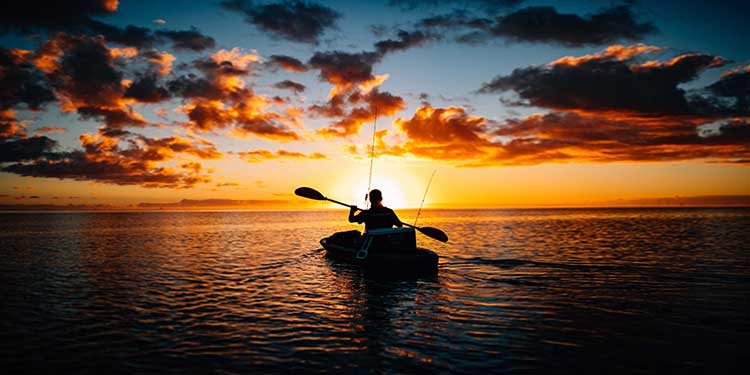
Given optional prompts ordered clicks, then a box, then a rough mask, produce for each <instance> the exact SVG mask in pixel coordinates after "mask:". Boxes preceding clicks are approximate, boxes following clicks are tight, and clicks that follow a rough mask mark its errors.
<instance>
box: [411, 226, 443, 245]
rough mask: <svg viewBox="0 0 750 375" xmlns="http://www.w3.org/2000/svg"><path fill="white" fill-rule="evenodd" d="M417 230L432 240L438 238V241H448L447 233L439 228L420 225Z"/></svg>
mask: <svg viewBox="0 0 750 375" xmlns="http://www.w3.org/2000/svg"><path fill="white" fill-rule="evenodd" d="M417 230H418V231H419V232H420V233H422V234H424V235H425V236H427V237H430V238H432V239H434V240H438V241H440V242H448V235H447V234H445V232H443V231H442V230H440V229H437V228H433V227H421V228H417Z"/></svg>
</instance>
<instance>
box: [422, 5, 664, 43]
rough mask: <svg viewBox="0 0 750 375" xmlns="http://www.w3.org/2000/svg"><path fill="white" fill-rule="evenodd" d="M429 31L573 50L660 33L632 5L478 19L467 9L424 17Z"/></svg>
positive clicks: (532, 10)
mask: <svg viewBox="0 0 750 375" xmlns="http://www.w3.org/2000/svg"><path fill="white" fill-rule="evenodd" d="M417 25H418V27H421V28H424V29H427V30H433V31H437V30H442V31H444V32H446V33H453V34H458V36H457V37H456V41H457V42H459V43H468V44H477V43H482V42H485V41H486V40H489V39H492V38H501V39H504V40H506V41H509V42H529V43H554V44H561V45H565V46H570V47H580V46H586V45H601V44H607V43H612V42H615V41H619V40H631V41H637V40H642V39H643V38H644V37H645V36H647V35H649V34H653V33H655V32H656V31H657V29H656V26H654V25H653V24H652V23H651V22H648V21H644V22H640V21H638V20H636V18H635V16H634V15H633V12H632V10H631V5H630V4H624V5H617V6H612V7H609V8H602V9H600V10H599V11H597V12H596V13H592V14H588V15H585V16H580V15H577V14H566V13H559V12H558V11H557V9H555V8H554V7H551V6H530V7H526V8H521V9H517V10H515V11H512V12H509V13H506V14H499V15H496V16H495V17H494V18H486V17H475V16H472V15H471V12H469V11H466V10H460V9H459V10H455V11H453V12H452V13H448V14H444V15H438V16H432V17H428V18H424V19H422V20H421V21H419V22H418V23H417Z"/></svg>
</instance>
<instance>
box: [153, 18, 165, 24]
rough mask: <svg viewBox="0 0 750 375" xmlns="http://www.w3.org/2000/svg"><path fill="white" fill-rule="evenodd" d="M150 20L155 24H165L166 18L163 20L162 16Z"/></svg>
mask: <svg viewBox="0 0 750 375" xmlns="http://www.w3.org/2000/svg"><path fill="white" fill-rule="evenodd" d="M152 22H153V23H154V24H156V25H166V24H167V20H165V19H163V18H157V19H155V20H153V21H152Z"/></svg>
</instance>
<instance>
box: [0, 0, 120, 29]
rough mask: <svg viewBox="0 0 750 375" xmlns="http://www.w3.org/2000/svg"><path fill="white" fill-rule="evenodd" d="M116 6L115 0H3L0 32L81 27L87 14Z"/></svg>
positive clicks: (88, 19)
mask: <svg viewBox="0 0 750 375" xmlns="http://www.w3.org/2000/svg"><path fill="white" fill-rule="evenodd" d="M116 10H117V1H111V0H80V1H75V2H73V3H69V4H65V6H60V3H59V2H58V1H54V0H36V1H3V2H2V3H0V34H3V33H9V32H18V33H23V34H26V33H30V32H34V31H37V30H48V29H52V30H61V29H67V28H71V27H81V26H84V25H87V24H88V23H89V22H91V17H96V16H107V15H109V14H112V13H113V12H114V11H116Z"/></svg>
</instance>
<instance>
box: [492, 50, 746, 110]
mask: <svg viewBox="0 0 750 375" xmlns="http://www.w3.org/2000/svg"><path fill="white" fill-rule="evenodd" d="M643 47H644V46H642V45H637V46H631V47H622V46H612V47H610V48H608V49H607V50H606V51H605V52H604V53H601V54H596V55H590V56H583V57H579V58H575V57H566V58H562V59H560V60H558V61H555V62H552V63H550V64H547V65H543V66H530V67H526V68H519V69H515V70H514V71H513V72H512V73H511V74H509V75H506V76H498V77H496V78H495V79H493V80H492V81H491V82H488V83H485V84H484V85H483V86H482V88H481V90H480V91H481V92H485V93H490V92H507V91H512V92H514V93H516V94H517V95H518V96H519V97H520V98H521V99H522V100H524V101H525V104H527V105H532V106H537V107H543V108H550V109H556V110H572V111H579V110H580V111H589V112H606V111H616V112H629V113H631V114H642V115H647V116H661V115H704V116H721V115H730V114H732V110H731V109H729V108H724V107H721V106H720V105H719V103H714V102H712V101H707V100H704V99H701V98H700V97H696V96H691V95H687V92H686V91H685V90H684V89H682V88H681V87H680V85H681V84H684V83H687V82H690V81H692V80H694V79H695V78H696V77H697V76H698V74H699V73H701V72H703V71H704V70H706V69H708V68H715V67H720V66H722V65H724V64H726V60H724V59H722V58H720V57H717V56H713V55H708V54H700V53H692V54H684V55H680V56H678V57H675V58H674V59H672V60H669V61H666V62H661V63H660V62H654V61H651V62H647V63H643V64H638V63H637V62H636V61H635V60H634V57H635V55H634V54H638V53H640V52H632V51H631V52H629V49H639V48H641V49H642V48H643ZM610 51H618V52H612V53H610ZM744 113H747V110H746V111H745V112H744ZM734 114H738V113H734Z"/></svg>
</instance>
